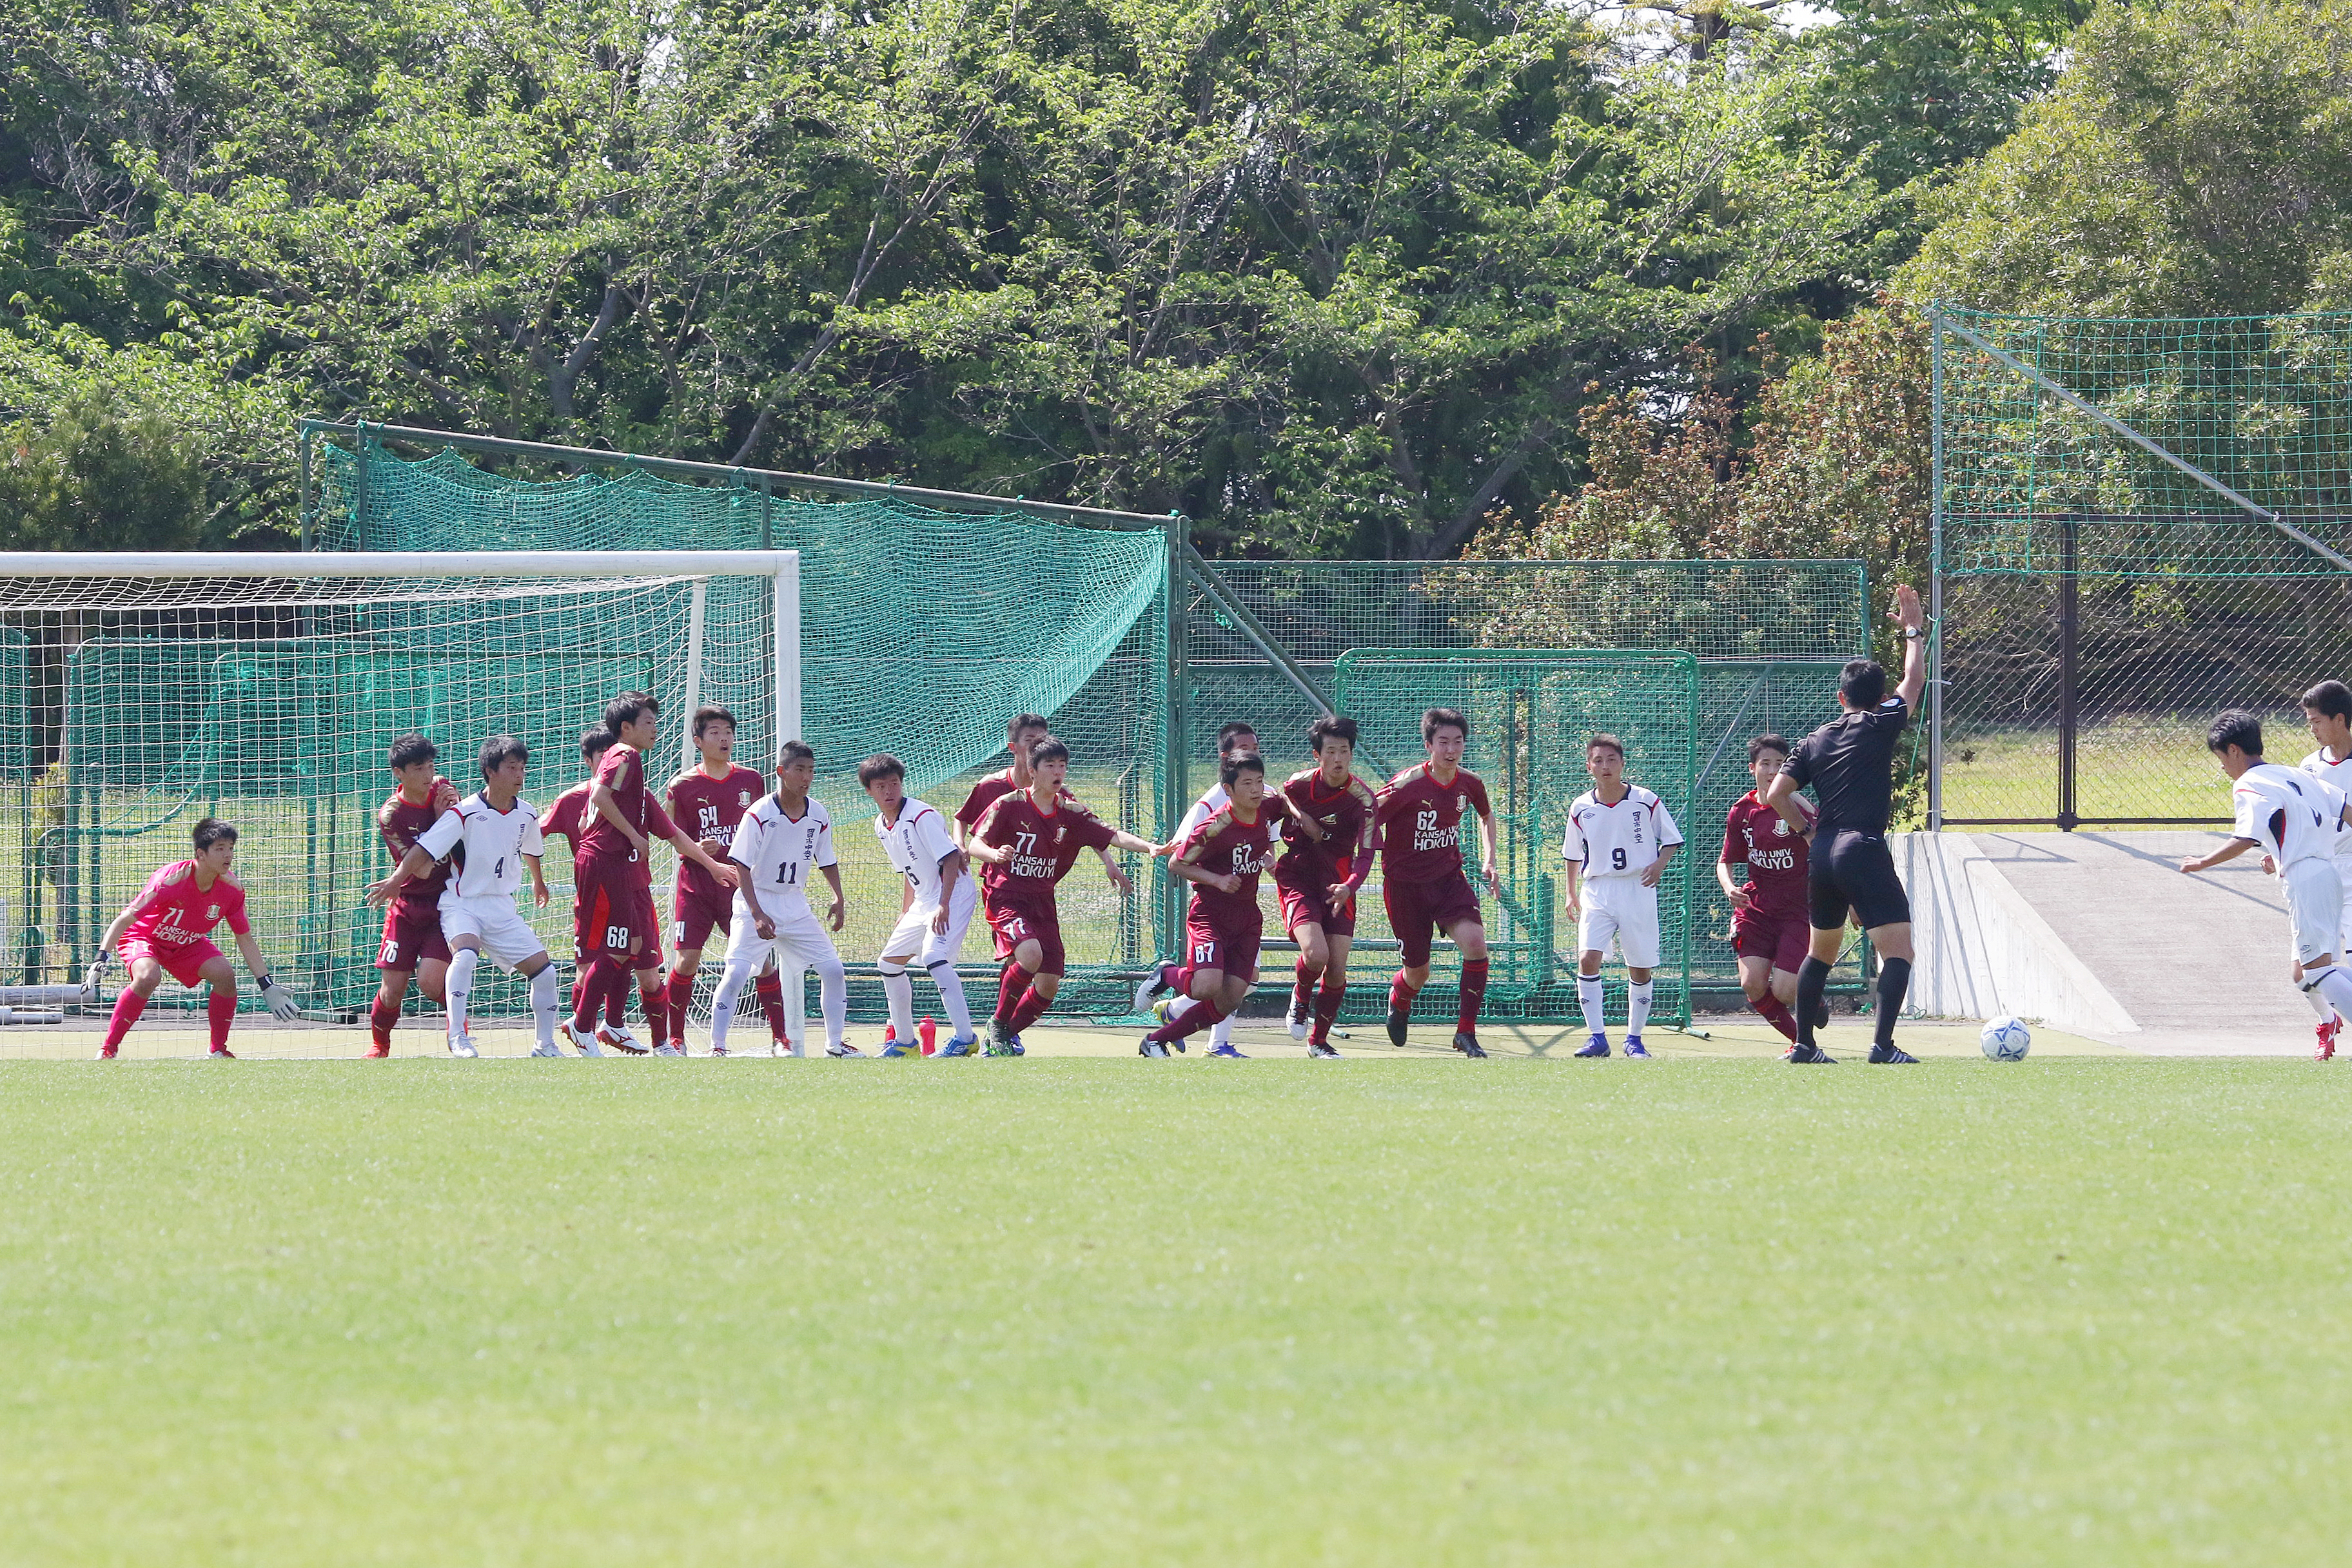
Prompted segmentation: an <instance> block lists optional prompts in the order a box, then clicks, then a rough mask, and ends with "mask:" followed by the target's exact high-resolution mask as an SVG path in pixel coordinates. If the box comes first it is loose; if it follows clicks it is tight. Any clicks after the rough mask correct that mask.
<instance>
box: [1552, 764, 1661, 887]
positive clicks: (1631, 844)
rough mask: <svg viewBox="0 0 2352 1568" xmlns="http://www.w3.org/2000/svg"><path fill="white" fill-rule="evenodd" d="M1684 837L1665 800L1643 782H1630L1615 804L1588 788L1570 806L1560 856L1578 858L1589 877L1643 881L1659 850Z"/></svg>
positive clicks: (1584, 876)
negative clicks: (1624, 878) (1645, 787)
mask: <svg viewBox="0 0 2352 1568" xmlns="http://www.w3.org/2000/svg"><path fill="white" fill-rule="evenodd" d="M1682 841H1683V830H1682V829H1681V828H1679V827H1676V826H1675V817H1674V814H1673V813H1672V812H1670V811H1668V810H1667V809H1666V803H1665V802H1664V801H1663V800H1660V799H1659V798H1658V797H1657V795H1655V794H1654V793H1653V792H1651V791H1649V790H1645V789H1643V787H1642V786H1641V785H1640V784H1628V785H1626V786H1625V795H1624V798H1623V799H1622V800H1620V801H1618V802H1617V804H1616V805H1610V804H1609V803H1608V802H1606V801H1604V800H1602V799H1601V795H1600V793H1599V792H1598V791H1596V790H1587V791H1585V792H1584V793H1583V794H1582V795H1578V796H1577V797H1576V804H1575V805H1571V806H1570V807H1569V808H1568V833H1567V835H1566V836H1565V837H1563V838H1562V839H1561V841H1560V846H1559V854H1560V858H1561V859H1563V860H1573V861H1576V862H1577V863H1578V864H1580V866H1582V867H1583V868H1584V869H1583V870H1582V872H1581V873H1580V875H1581V876H1582V877H1583V878H1585V879H1587V880H1591V881H1598V880H1600V879H1602V878H1604V877H1631V878H1636V879H1638V878H1639V877H1640V876H1641V875H1642V873H1643V872H1644V871H1646V870H1648V869H1649V868H1650V865H1651V862H1653V861H1654V860H1656V859H1657V858H1658V856H1659V853H1660V852H1661V851H1663V850H1665V849H1668V848H1670V847H1673V846H1675V845H1677V844H1680V843H1681V842H1682Z"/></svg>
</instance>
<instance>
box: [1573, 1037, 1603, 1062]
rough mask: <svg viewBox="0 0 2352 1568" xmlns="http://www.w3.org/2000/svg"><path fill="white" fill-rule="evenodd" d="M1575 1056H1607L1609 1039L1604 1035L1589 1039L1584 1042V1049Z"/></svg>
mask: <svg viewBox="0 0 2352 1568" xmlns="http://www.w3.org/2000/svg"><path fill="white" fill-rule="evenodd" d="M1576 1054H1577V1055H1578V1056H1580V1057H1605V1056H1607V1055H1608V1054H1609V1037H1608V1036H1606V1035H1595V1036H1593V1037H1591V1039H1589V1040H1587V1041H1585V1042H1584V1048H1583V1049H1582V1050H1580V1051H1578V1052H1577V1053H1576Z"/></svg>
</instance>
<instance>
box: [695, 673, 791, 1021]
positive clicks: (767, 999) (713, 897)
mask: <svg viewBox="0 0 2352 1568" xmlns="http://www.w3.org/2000/svg"><path fill="white" fill-rule="evenodd" d="M693 724H694V749H695V750H696V752H698V753H700V760H699V761H698V763H696V765H695V766H694V767H692V768H690V769H688V771H686V772H685V773H680V774H678V775H677V777H676V778H674V779H672V780H670V782H669V789H668V790H667V792H666V793H667V795H668V797H669V798H668V804H669V817H670V820H671V821H672V822H674V823H676V824H677V826H679V827H680V828H681V829H683V830H684V831H685V832H686V833H688V835H690V836H691V837H693V838H694V840H695V842H697V843H698V844H700V845H701V846H702V848H703V852H704V853H705V854H707V855H709V857H711V858H713V859H714V860H722V861H723V860H724V859H726V858H727V848H728V846H729V845H730V843H732V842H733V841H734V837H735V826H736V824H738V823H740V822H741V821H742V820H743V814H744V813H745V812H747V811H749V810H751V803H752V802H753V801H755V800H758V799H759V798H760V796H761V795H763V794H765V793H766V787H767V786H766V783H765V781H764V780H762V779H761V777H760V774H759V772H758V770H756V769H753V768H747V767H744V766H743V765H742V764H741V763H738V762H736V761H735V715H734V714H732V713H730V712H729V711H728V710H726V709H724V708H698V709H696V710H694V720H693ZM671 909H672V912H673V913H674V914H675V915H676V917H677V923H676V924H674V925H673V926H671V928H670V941H671V942H673V943H674V944H675V947H674V952H675V954H676V956H675V958H674V959H673V961H672V963H671V964H670V971H669V986H668V993H667V1004H668V1005H667V1008H666V1011H667V1015H668V1023H669V1043H670V1045H671V1046H672V1047H675V1048H676V1049H677V1051H679V1052H680V1053H683V1052H684V1051H685V1049H686V1016H687V1014H688V1011H689V1010H691V1008H692V1006H693V1005H694V982H695V977H696V976H697V975H698V974H700V973H702V949H703V944H704V943H706V942H709V940H710V933H711V932H712V931H719V932H721V933H726V932H728V931H730V929H731V928H730V923H729V922H730V921H731V920H732V918H733V914H734V909H735V899H734V893H733V890H732V889H728V888H722V887H720V886H719V882H718V880H717V879H715V878H714V877H712V876H711V874H710V872H709V870H707V869H705V868H703V867H702V866H701V865H700V864H699V863H698V862H696V861H693V860H689V859H687V858H684V857H680V858H679V859H678V863H677V891H676V893H675V895H674V898H673V901H672V904H671ZM751 988H752V990H753V991H754V992H755V993H756V994H758V996H759V998H760V1011H761V1014H762V1015H763V1016H765V1017H766V1018H767V1020H768V1028H769V1030H770V1032H771V1034H772V1036H773V1037H774V1038H776V1039H778V1040H784V1039H788V1038H789V1037H790V1036H789V1034H788V1032H787V1030H786V1029H785V1026H784V988H783V983H782V979H781V978H780V977H779V976H778V975H777V974H776V973H775V971H773V970H762V971H761V973H760V974H759V976H758V977H757V978H756V979H754V980H753V981H752V983H751Z"/></svg>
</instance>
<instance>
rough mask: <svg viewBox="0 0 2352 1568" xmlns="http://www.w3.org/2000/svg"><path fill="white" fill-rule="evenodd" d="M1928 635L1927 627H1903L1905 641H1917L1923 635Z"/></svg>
mask: <svg viewBox="0 0 2352 1568" xmlns="http://www.w3.org/2000/svg"><path fill="white" fill-rule="evenodd" d="M1926 636H1927V629H1926V628H1925V627H1922V626H1905V627H1904V628H1903V640H1904V641H1905V642H1917V641H1918V640H1919V639H1920V638H1921V637H1926Z"/></svg>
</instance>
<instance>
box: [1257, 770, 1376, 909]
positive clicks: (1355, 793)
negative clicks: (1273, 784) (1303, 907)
mask: <svg viewBox="0 0 2352 1568" xmlns="http://www.w3.org/2000/svg"><path fill="white" fill-rule="evenodd" d="M1282 798H1283V799H1285V800H1286V801H1288V802H1289V803H1290V805H1291V809H1293V810H1294V811H1297V813H1298V814H1299V815H1300V816H1311V817H1313V818H1314V819H1315V825H1316V826H1318V827H1320V828H1321V829H1322V830H1323V837H1321V838H1320V839H1319V840H1318V839H1313V838H1309V837H1307V835H1306V834H1305V833H1303V832H1301V831H1300V830H1299V827H1298V825H1297V823H1295V822H1288V821H1286V822H1285V823H1284V824H1283V825H1282V843H1283V856H1282V859H1281V861H1280V862H1279V863H1278V864H1276V867H1275V868H1274V879H1275V880H1276V882H1279V883H1282V884H1283V885H1285V886H1286V887H1293V888H1307V889H1313V890H1315V891H1316V892H1318V893H1319V892H1321V891H1323V890H1324V889H1328V888H1329V887H1330V886H1331V885H1332V884H1333V883H1335V882H1344V881H1346V880H1347V879H1348V873H1349V871H1350V870H1352V869H1354V867H1355V855H1356V847H1357V846H1358V845H1360V843H1362V842H1363V837H1364V828H1365V826H1366V825H1367V824H1369V823H1370V821H1371V820H1372V811H1373V808H1374V807H1375V806H1376V805H1378V804H1379V801H1378V799H1377V797H1375V796H1374V795H1373V794H1372V790H1371V786H1370V784H1366V783H1364V781H1363V780H1361V779H1360V778H1358V777H1357V776H1356V775H1355V774H1353V773H1349V775H1348V780H1347V782H1346V783H1345V784H1341V785H1340V786H1339V788H1338V789H1332V788H1329V787H1328V786H1327V785H1326V784H1324V783H1323V771H1322V770H1321V769H1320V768H1308V769H1307V771H1306V772H1305V773H1293V774H1291V775H1290V776H1289V777H1288V778H1286V779H1285V780H1284V781H1283V783H1282Z"/></svg>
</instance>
